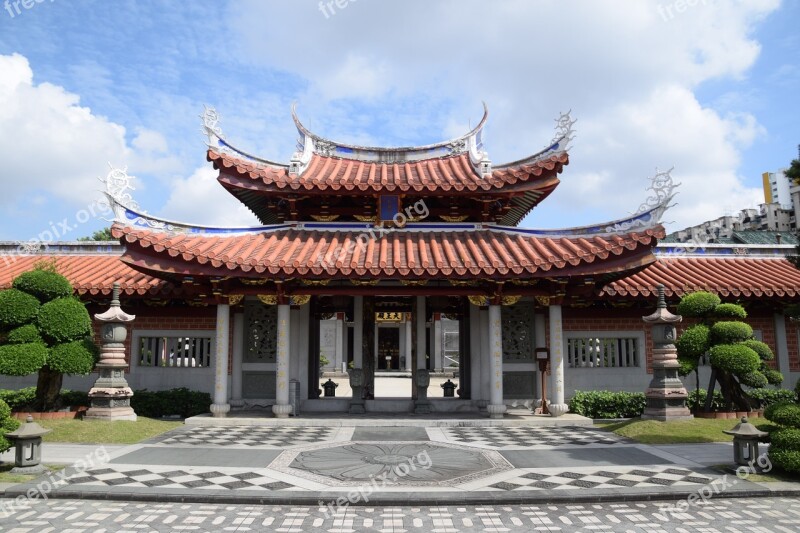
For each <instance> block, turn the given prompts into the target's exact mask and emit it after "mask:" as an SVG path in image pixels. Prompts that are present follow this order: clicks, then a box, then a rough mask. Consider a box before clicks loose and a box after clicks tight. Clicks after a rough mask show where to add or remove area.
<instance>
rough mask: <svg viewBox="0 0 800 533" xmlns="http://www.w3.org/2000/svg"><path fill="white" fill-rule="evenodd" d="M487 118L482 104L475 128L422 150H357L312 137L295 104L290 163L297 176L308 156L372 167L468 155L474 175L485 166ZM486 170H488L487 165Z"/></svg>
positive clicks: (403, 147)
mask: <svg viewBox="0 0 800 533" xmlns="http://www.w3.org/2000/svg"><path fill="white" fill-rule="evenodd" d="M488 118H489V108H488V106H487V105H486V102H483V117H482V118H481V120H480V122H478V125H477V126H475V128H473V129H472V130H471V131H470V132H468V133H466V134H464V135H462V136H460V137H456V138H455V139H450V140H446V141H440V142H436V143H432V144H426V145H422V146H360V145H355V144H348V143H341V142H337V141H333V140H331V139H327V138H325V137H322V136H320V135H317V134H315V133H312V132H311V131H310V130H309V129H308V128H306V127H305V126H304V125H303V123H302V122H301V121H300V119H299V118H298V116H297V104H293V105H292V120H294V123H295V126H296V127H297V131H298V133H299V134H300V139H298V143H297V153H295V155H294V156H293V157H292V161H293V162H295V161H297V163H298V174H301V173H302V171H303V170H305V167H306V166H307V165H308V160H310V156H311V154H317V155H320V156H323V157H338V158H343V159H352V160H356V161H365V162H372V163H406V162H415V161H421V160H425V159H434V158H439V157H448V156H453V155H458V154H463V153H467V152H469V154H470V160H471V162H472V164H473V165H474V166H475V168H476V170H477V171H480V170H479V168H480V166H481V163H482V162H484V161H486V162H489V159H488V156H487V154H486V152H485V151H483V128H484V126H485V125H486V121H487V120H488ZM489 167H491V163H490V162H489ZM483 173H484V174H485V173H487V172H483Z"/></svg>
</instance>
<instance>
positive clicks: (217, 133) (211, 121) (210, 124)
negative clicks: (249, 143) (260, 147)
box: [200, 104, 289, 169]
mask: <svg viewBox="0 0 800 533" xmlns="http://www.w3.org/2000/svg"><path fill="white" fill-rule="evenodd" d="M200 118H201V119H203V122H202V124H201V125H202V132H203V135H205V136H206V146H208V148H209V149H210V150H216V151H219V152H222V153H232V154H236V155H239V156H242V157H244V158H245V159H248V160H250V161H252V162H253V163H255V165H256V166H257V167H264V166H268V167H273V168H281V169H288V168H289V165H288V164H286V163H278V162H276V161H272V160H269V159H264V158H262V157H256V156H254V155H252V154H250V153H248V152H245V151H244V150H240V149H239V148H236V147H235V146H234V145H232V144H230V143H229V142H228V141H227V140H226V139H225V135H224V134H223V133H222V126H220V124H219V122H220V120H221V119H222V115H220V114H219V113H218V112H217V110H216V109H215V108H214V107H212V106H209V105H205V104H204V105H203V114H202V115H200Z"/></svg>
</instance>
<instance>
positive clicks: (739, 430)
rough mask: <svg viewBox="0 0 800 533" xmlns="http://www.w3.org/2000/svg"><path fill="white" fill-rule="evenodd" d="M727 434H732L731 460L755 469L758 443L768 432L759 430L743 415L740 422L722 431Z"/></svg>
mask: <svg viewBox="0 0 800 533" xmlns="http://www.w3.org/2000/svg"><path fill="white" fill-rule="evenodd" d="M722 432H723V433H725V434H727V435H733V460H734V462H736V464H737V465H740V466H749V467H751V468H753V469H757V468H758V466H759V465H756V464H755V463H756V461H757V460H758V456H759V453H758V443H759V442H760V441H761V440H763V439H764V438H766V437H767V436H768V435H769V433H767V432H766V431H761V430H760V429H758V428H757V427H755V426H754V425H753V424H751V423H750V422H748V421H747V417H746V416H743V417H742V420H741V422H739V423H738V424H736V425H735V426H734V427H733V429H726V430H723V431H722Z"/></svg>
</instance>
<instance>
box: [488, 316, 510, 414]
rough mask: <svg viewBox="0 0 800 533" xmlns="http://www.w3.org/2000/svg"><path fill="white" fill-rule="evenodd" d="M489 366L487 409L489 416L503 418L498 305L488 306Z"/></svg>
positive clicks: (501, 328) (504, 409)
mask: <svg viewBox="0 0 800 533" xmlns="http://www.w3.org/2000/svg"><path fill="white" fill-rule="evenodd" d="M488 334H489V368H490V369H491V378H490V379H491V392H490V393H489V405H487V406H486V410H487V411H489V416H490V417H491V418H503V413H505V412H506V404H505V403H503V325H502V322H501V318H500V306H499V305H490V306H489V332H488Z"/></svg>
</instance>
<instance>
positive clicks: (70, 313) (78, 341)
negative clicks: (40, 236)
mask: <svg viewBox="0 0 800 533" xmlns="http://www.w3.org/2000/svg"><path fill="white" fill-rule="evenodd" d="M40 266H41V268H35V269H34V270H31V271H29V272H25V273H23V274H20V275H19V276H17V277H16V278H15V279H14V281H13V282H12V287H11V288H10V289H6V290H4V291H0V374H5V375H8V376H27V375H30V374H34V373H38V381H37V385H36V400H35V402H34V408H36V409H38V410H42V411H47V410H51V409H54V408H56V407H57V405H56V403H57V401H58V395H59V393H60V391H61V384H62V382H63V379H64V374H68V375H73V374H78V375H85V374H88V373H89V372H91V371H92V369H93V368H94V365H95V362H96V361H97V357H98V353H99V350H98V349H97V346H96V345H95V344H94V342H93V341H92V321H91V318H90V317H89V313H88V311H86V307H85V306H84V305H83V303H81V301H80V300H78V299H77V298H75V297H74V296H73V294H72V285H71V284H70V282H69V280H67V278H65V277H64V276H62V275H61V274H59V273H57V272H55V271H54V270H53V269H51V268H48V267H47V265H40Z"/></svg>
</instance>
